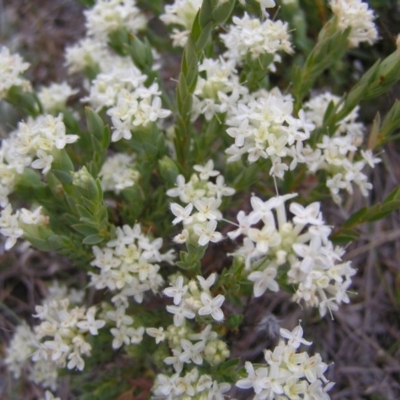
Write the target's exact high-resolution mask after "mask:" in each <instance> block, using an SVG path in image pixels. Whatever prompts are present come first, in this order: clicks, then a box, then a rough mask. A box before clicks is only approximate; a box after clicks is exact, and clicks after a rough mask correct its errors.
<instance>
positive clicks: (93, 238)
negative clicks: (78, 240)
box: [82, 235, 104, 245]
mask: <svg viewBox="0 0 400 400" xmlns="http://www.w3.org/2000/svg"><path fill="white" fill-rule="evenodd" d="M103 240H104V238H103V237H101V236H100V235H89V236H86V237H85V238H84V239H83V240H82V243H83V244H89V245H95V244H99V243H101V242H102V241H103Z"/></svg>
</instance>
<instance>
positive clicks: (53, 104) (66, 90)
mask: <svg viewBox="0 0 400 400" xmlns="http://www.w3.org/2000/svg"><path fill="white" fill-rule="evenodd" d="M76 93H78V90H77V89H72V88H71V86H69V85H68V83H67V82H62V83H52V84H51V85H50V86H47V87H42V88H41V89H40V90H39V91H38V97H39V100H40V102H41V103H42V106H43V109H44V110H45V111H46V112H57V111H60V110H61V109H63V108H65V106H66V103H67V100H68V98H69V97H71V96H73V95H74V94H76Z"/></svg>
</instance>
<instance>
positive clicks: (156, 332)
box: [146, 327, 166, 344]
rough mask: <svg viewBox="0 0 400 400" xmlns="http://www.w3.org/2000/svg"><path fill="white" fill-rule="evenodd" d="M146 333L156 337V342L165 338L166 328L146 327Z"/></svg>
mask: <svg viewBox="0 0 400 400" xmlns="http://www.w3.org/2000/svg"><path fill="white" fill-rule="evenodd" d="M146 333H147V334H148V335H149V336H151V337H153V338H155V339H156V344H158V343H160V342H163V341H164V340H165V337H166V336H165V332H164V328H162V327H161V328H146Z"/></svg>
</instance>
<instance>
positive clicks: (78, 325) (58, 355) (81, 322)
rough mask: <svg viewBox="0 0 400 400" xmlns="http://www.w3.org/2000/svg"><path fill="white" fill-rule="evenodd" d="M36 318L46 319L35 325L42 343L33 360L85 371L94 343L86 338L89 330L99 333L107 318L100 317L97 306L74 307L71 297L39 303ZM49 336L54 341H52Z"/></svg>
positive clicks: (92, 332) (91, 332)
mask: <svg viewBox="0 0 400 400" xmlns="http://www.w3.org/2000/svg"><path fill="white" fill-rule="evenodd" d="M36 312H37V314H36V315H35V317H37V318H39V319H41V320H42V322H41V324H40V325H38V326H36V327H35V334H36V338H37V339H38V340H42V339H45V340H43V341H42V342H40V343H39V344H38V346H37V347H38V348H37V350H36V352H35V353H34V354H33V356H32V360H33V361H34V362H35V361H39V360H43V361H48V362H53V363H54V364H55V365H56V366H57V367H58V368H64V367H65V366H67V368H68V369H73V368H77V369H79V370H80V371H82V370H83V368H84V366H85V362H84V360H83V358H82V356H83V355H86V356H89V355H90V352H91V350H92V346H91V345H90V344H89V343H88V342H87V341H86V340H85V336H86V333H87V332H90V334H91V335H97V334H98V330H99V329H101V328H102V327H103V326H104V325H105V323H106V322H105V321H103V320H101V319H98V320H97V319H96V307H90V308H89V309H86V308H85V307H74V308H71V305H70V300H69V299H68V298H67V299H63V300H51V301H48V302H46V303H45V304H43V305H42V306H36ZM49 337H50V338H51V340H49Z"/></svg>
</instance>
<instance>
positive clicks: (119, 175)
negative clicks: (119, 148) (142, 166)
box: [99, 153, 139, 194]
mask: <svg viewBox="0 0 400 400" xmlns="http://www.w3.org/2000/svg"><path fill="white" fill-rule="evenodd" d="M99 177H100V178H101V187H102V188H103V190H104V191H107V190H110V191H113V192H115V193H116V194H119V193H120V192H121V190H123V189H126V188H128V187H132V186H133V185H134V184H135V182H137V181H138V179H139V172H138V171H137V170H136V169H135V156H134V155H133V154H127V153H116V154H114V155H112V156H109V157H108V158H107V160H106V161H105V163H104V164H103V166H102V167H101V171H100V173H99Z"/></svg>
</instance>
